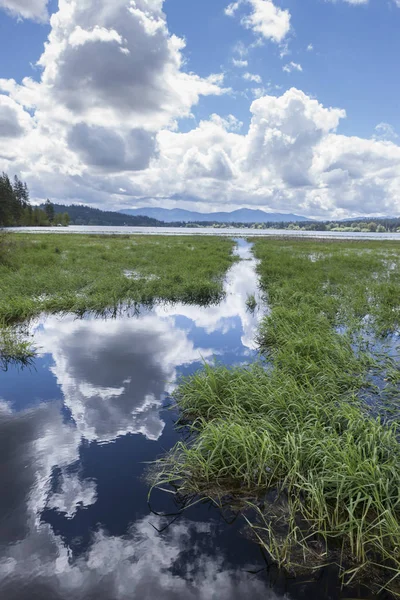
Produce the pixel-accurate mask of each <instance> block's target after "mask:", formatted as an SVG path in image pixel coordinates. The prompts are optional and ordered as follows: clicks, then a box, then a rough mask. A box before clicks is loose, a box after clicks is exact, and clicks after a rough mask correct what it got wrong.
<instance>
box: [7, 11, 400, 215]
mask: <svg viewBox="0 0 400 600" xmlns="http://www.w3.org/2000/svg"><path fill="white" fill-rule="evenodd" d="M86 4H87V6H86V9H85V10H83V8H82V7H79V5H78V3H76V2H75V0H60V5H59V3H58V2H57V1H56V0H51V2H49V3H48V4H47V8H46V0H29V2H28V0H0V52H1V55H2V56H3V57H7V59H6V60H2V61H1V64H0V79H1V80H2V82H3V84H2V86H1V88H0V94H3V97H2V96H1V95H0V100H1V99H2V101H3V105H4V107H5V108H4V110H7V111H8V112H7V113H6V117H4V118H8V119H10V118H11V117H10V114H11V113H10V111H11V110H15V114H16V117H15V118H16V123H17V125H15V126H14V125H13V127H12V128H11V129H12V131H18V132H19V135H18V141H17V142H16V144H15V152H14V153H13V154H12V157H11V155H10V154H5V155H3V162H2V163H1V160H2V159H1V156H2V154H1V131H2V130H1V122H2V121H1V112H0V168H3V169H5V170H7V172H8V171H11V172H13V170H14V171H17V172H18V173H19V174H21V175H22V176H24V177H25V178H26V179H27V181H28V184H29V185H30V186H31V188H32V190H33V195H34V197H35V198H36V199H37V201H39V200H40V199H41V198H42V196H45V197H47V196H51V195H53V199H54V200H55V201H65V202H67V203H68V202H72V201H82V202H86V203H91V204H95V205H97V206H104V205H106V206H107V208H114V207H115V208H120V207H123V206H124V207H125V206H141V205H145V204H152V205H158V206H160V205H162V206H171V207H172V206H178V205H179V206H181V207H185V208H194V205H196V208H197V209H199V210H221V209H227V210H229V209H233V208H237V207H238V206H239V205H240V206H257V207H259V208H263V209H264V210H267V211H268V210H275V209H276V210H278V209H279V210H284V211H285V210H286V211H291V210H293V209H296V211H297V212H298V211H299V210H300V211H301V212H302V213H304V214H308V215H312V216H317V217H321V218H325V217H327V216H335V217H336V216H348V215H349V216H350V215H355V214H387V213H388V211H389V212H390V214H394V213H396V214H397V212H400V205H398V204H397V202H399V201H398V200H397V197H398V196H399V194H398V190H399V191H400V182H399V181H398V180H397V172H398V168H399V166H400V155H399V146H398V142H399V138H398V137H397V135H398V134H399V133H400V110H399V108H400V107H399V103H400V79H399V77H398V74H397V73H398V56H400V36H399V34H398V32H399V30H400V6H398V5H397V2H396V0H369V2H363V1H362V0H358V2H357V1H356V0H352V2H350V0H337V1H336V2H331V1H328V0H302V1H301V2H299V1H298V0H281V1H279V0H239V2H237V3H236V4H237V6H231V7H230V8H229V0H202V1H201V2H198V1H196V2H195V1H194V0H165V1H164V2H162V0H136V2H134V1H133V0H115V2H114V3H111V2H110V1H108V0H99V1H98V2H96V1H95V0H88V1H87V3H86ZM232 4H234V3H232ZM27 6H28V7H29V8H26V7H27ZM113 7H114V8H113ZM46 10H47V11H48V14H47V16H46ZM257 10H258V11H264V12H262V22H261V21H258V24H259V25H260V23H261V25H260V27H261V29H260V27H259V28H257V26H256V25H255V21H254V20H253V21H251V22H250V21H249V19H251V17H252V15H253V16H254V15H256V11H257ZM27 11H28V12H27ZM35 11H36V12H35ZM124 11H125V12H124ZM161 11H162V12H161ZM267 11H268V12H267ZM49 14H53V15H56V18H57V22H55V21H51V22H50V21H49V18H48V15H49ZM124 14H125V15H127V14H129V19H131V21H128V19H125V20H124V19H123V18H122V16H121V15H124ZM258 14H259V15H260V14H261V12H259V13H258ZM270 15H272V17H271V19H270ZM27 16H28V17H29V18H26V17H27ZM289 19H290V26H289ZM150 22H152V23H155V22H157V23H158V26H157V33H156V34H155V33H154V31H152V30H151V28H149V27H148V26H147V25H146V23H150ZM137 27H141V28H142V29H140V30H136V29H135V28H137ZM66 31H68V32H69V33H68V35H67V33H65V32H66ZM137 31H138V32H139V34H138V33H137ZM74 32H75V33H74ZM77 32H78V33H77ZM83 32H85V33H83ZM110 32H111V33H110ZM49 34H51V38H50V43H49V44H48V50H47V52H46V53H45V54H43V50H44V44H45V42H46V41H47V40H48V36H49ZM63 35H65V36H66V37H65V40H63V38H62V36H63ZM71 35H72V37H68V36H71ZM137 35H139V37H138V38H137ZM74 36H75V37H74ZM77 36H78V37H77ZM82 36H83V37H82ZM135 36H136V37H135ZM175 36H176V37H177V38H179V39H180V40H184V41H185V47H183V45H184V44H183V42H180V45H179V48H177V47H174V48H172V49H171V44H172V40H173V39H175ZM156 37H157V39H155V38H156ZM138 39H139V41H137V40H138ZM71 40H72V42H71ZM74 40H75V41H74ZM76 40H78V41H76ZM64 42H65V44H64ZM142 42H143V45H142ZM63 44H64V45H63ZM95 44H96V45H97V46H98V52H97V51H96V52H95V51H94V46H95ZM115 44H119V46H120V47H119V51H120V52H119V54H118V56H116V52H115V50H116V48H115ZM124 44H125V46H124ZM61 46H62V50H60V48H61ZM92 50H93V51H92ZM78 52H81V53H82V57H81V58H79V57H78V58H77V53H78ZM42 54H43V56H42ZM156 55H157V58H155V57H156ZM41 56H42V59H41V65H40V66H38V65H37V64H36V63H37V61H38V60H39V59H40V57H41ZM100 56H101V61H102V64H103V65H104V70H103V71H101V70H100V67H99V65H98V62H97V61H98V60H100V59H99V58H97V57H100ZM127 56H129V57H130V58H129V61H130V62H129V64H127V60H126V57H127ZM151 57H153V58H151ZM117 59H118V60H117ZM153 59H154V61H156V62H157V65H155V63H154V65H153V64H152V66H149V65H150V63H148V62H147V61H149V60H153ZM85 61H87V62H85ZM90 61H92V63H90ZM238 61H242V66H240V65H239V62H238ZM244 61H245V63H244ZM74 65H75V66H74ZM76 65H79V66H78V67H77V66H76ZM153 67H154V71H153V70H152V69H153ZM93 69H95V73H96V75H95V77H96V78H97V80H96V81H95V85H94V86H93V87H90V85H91V81H92V78H93V76H92V73H93ZM107 69H108V71H107ZM80 71H82V73H80ZM167 71H168V73H169V76H170V81H169V82H168V83H166V76H165V73H166V72H167ZM212 74H214V75H215V77H214V78H211V79H210V75H212ZM114 75H115V76H116V78H117V79H116V80H115V81H113V77H114ZM108 76H109V83H107V77H108ZM26 77H28V78H31V80H33V81H36V82H37V85H36V86H34V85H33V83H32V82H27V80H26V79H25V80H24V78H26ZM174 78H175V80H174ZM142 79H143V81H146V82H147V83H149V88H148V89H144V88H143V84H142V83H140V86H141V87H140V88H139V87H138V82H139V81H140V82H142ZM13 80H15V82H16V84H17V85H14V83H13ZM161 81H162V83H161ZM119 86H120V89H119ZM163 86H164V87H163ZM80 92H81V93H82V94H85V95H86V96H87V97H88V98H92V100H90V101H89V100H87V101H84V100H83V99H82V98H79V97H78V96H79V95H80ZM119 92H120V93H119ZM147 93H148V94H149V96H147ZM156 93H159V97H158V96H156ZM92 94H93V96H92ZM142 94H143V98H148V101H146V102H142ZM151 94H152V95H151ZM125 95H126V97H125ZM273 98H277V99H278V100H277V102H278V103H277V104H276V102H275V100H273ZM314 101H315V102H316V104H317V106H316V105H315V102H314ZM11 103H14V104H13V105H11ZM253 103H254V104H253ZM299 103H300V104H299ZM89 104H90V106H89ZM167 104H168V106H167ZM297 104H299V106H300V108H299V107H298V106H297ZM94 105H95V106H94ZM139 105H140V106H139ZM295 106H296V108H294V107H295ZM0 107H1V105H0ZM149 107H152V109H151V110H150V109H149ZM331 108H332V111H334V110H335V109H338V110H337V111H336V112H332V111H331V112H329V111H330V109H331ZM153 109H154V110H153ZM339 109H340V110H339ZM21 111H23V112H21ZM293 111H294V113H293ZM299 111H300V112H299ZM340 111H345V113H346V116H345V115H344V112H340ZM255 112H257V114H258V116H255ZM292 113H293V114H292ZM300 113H301V114H300ZM295 114H296V115H297V117H296V119H297V121H296V122H297V125H296V126H295V125H294V119H295ZM212 115H218V119H219V121H218V122H217V121H216V117H213V116H212ZM229 115H231V117H228V116H229ZM28 117H31V120H30V121H29V120H28ZM227 118H228V119H227ZM233 118H235V119H236V120H237V122H240V123H241V124H242V125H241V126H240V125H239V124H238V123H236V125H233V120H232V119H233ZM218 119H217V120H218ZM321 119H324V124H323V125H321V123H322V121H321ZM228 121H229V125H228V124H227V122H228ZM325 123H326V125H325ZM297 126H298V127H299V128H298V129H296V127H297ZM376 127H378V128H377V129H376ZM24 128H25V129H24ZM294 128H295V129H294ZM6 129H7V128H6ZM8 130H10V127H8V129H7V131H8ZM22 131H24V135H22V133H21V132H22ZM128 132H130V133H129V136H128ZM46 135H47V136H49V137H50V138H52V140H53V136H56V137H57V138H58V140H59V145H58V146H57V149H54V148H52V143H53V142H52V140H50V139H48V138H47V139H46ZM127 136H128V137H127ZM260 136H263V140H264V142H263V143H262V145H261V146H259V152H261V154H262V155H263V158H262V160H261V159H260V160H259V154H258V155H257V159H255V158H254V156H255V154H254V152H253V151H254V148H253V147H252V144H253V142H256V141H257V143H258V144H259V143H260ZM3 137H4V136H3ZM22 137H24V138H25V140H28V141H27V143H25V144H24V143H23V142H22V139H21V138H22ZM9 138H10V133H9V131H8V140H7V142H8V141H9ZM271 140H272V141H271ZM277 140H279V144H278V141H277ZM276 144H278V146H277V145H276ZM61 146H63V148H61ZM19 147H20V148H21V150H20V149H19ZM7 148H10V145H9V143H7ZM38 148H41V153H40V156H39V154H38ZM108 148H112V155H113V156H112V157H110V156H108V155H107V149H108ZM244 149H246V152H247V154H246V156H245V155H244V154H243V151H244ZM260 149H261V150H260ZM61 150H63V152H62V151H61ZM8 152H9V150H8ZM109 153H111V150H109ZM55 155H57V160H55V158H54V157H55ZM139 155H140V156H139ZM278 155H279V156H280V158H279V161H278V160H277V156H278ZM4 156H6V157H7V158H4ZM306 156H307V157H308V158H307V160H306V159H305V157H306ZM116 157H119V158H120V160H117V158H116ZM174 158H176V159H177V160H178V162H177V164H176V175H175V177H174V178H173V179H174V181H175V183H174V182H173V181H171V173H170V172H171V168H172V160H173V159H174ZM293 161H294V162H297V161H298V164H295V165H294V167H293V172H294V173H295V175H293V173H289V168H290V164H291V163H293ZM397 161H399V164H397ZM38 162H39V164H40V169H36V170H35V169H34V168H33V166H34V164H35V163H36V165H37V164H38ZM282 164H284V165H286V166H285V167H284V168H283V167H282ZM363 167H364V168H365V173H364V171H363ZM33 171H35V172H33ZM300 171H301V173H302V174H301V176H300V175H299V174H300ZM296 173H297V174H296ZM57 175H59V176H58V177H57ZM303 175H304V176H303ZM178 184H179V185H178ZM49 187H50V188H51V189H49ZM188 203H190V206H188Z"/></svg>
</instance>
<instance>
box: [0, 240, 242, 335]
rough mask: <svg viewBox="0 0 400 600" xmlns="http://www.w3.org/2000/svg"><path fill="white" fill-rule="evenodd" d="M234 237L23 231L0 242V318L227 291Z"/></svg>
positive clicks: (215, 296)
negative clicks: (64, 233) (226, 276)
mask: <svg viewBox="0 0 400 600" xmlns="http://www.w3.org/2000/svg"><path fill="white" fill-rule="evenodd" d="M233 247H234V242H233V241H232V240H229V239H226V238H217V237H212V238H208V237H161V236H160V237H159V236H154V237H151V236H136V237H135V236H129V235H118V236H109V235H107V236H105V235H99V236H96V235H80V234H79V235H73V234H71V235H70V234H68V235H61V234H60V235H54V234H37V235H34V234H20V233H18V234H17V233H13V234H9V235H7V234H6V235H3V236H2V238H1V239H0V322H2V323H3V324H6V325H7V324H10V323H13V322H16V321H21V320H24V319H27V318H30V317H32V316H35V315H37V314H39V313H41V312H47V313H58V312H61V313H63V312H72V313H76V314H78V315H79V314H82V313H84V312H87V311H95V312H101V311H104V310H117V309H118V308H119V307H120V306H121V305H122V304H148V303H152V302H154V301H156V300H164V301H169V302H178V301H179V302H185V303H197V304H208V303H213V302H214V303H215V302H218V301H219V300H220V299H221V297H222V293H223V286H222V283H223V277H224V275H225V273H226V271H227V269H228V268H229V267H230V265H231V264H232V263H233V261H234V260H235V259H234V257H233V256H232V249H233Z"/></svg>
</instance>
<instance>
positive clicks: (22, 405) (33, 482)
mask: <svg viewBox="0 0 400 600" xmlns="http://www.w3.org/2000/svg"><path fill="white" fill-rule="evenodd" d="M238 243H239V246H238V252H239V255H240V257H241V258H242V259H243V260H242V261H240V262H238V263H236V264H235V265H234V266H233V267H232V268H231V270H230V271H229V273H228V275H227V280H226V283H225V290H226V294H227V295H226V299H225V300H224V301H223V302H222V303H221V304H219V305H218V306H212V307H208V308H200V307H198V306H183V305H167V306H166V305H156V306H155V308H154V309H152V310H143V311H142V312H141V314H140V315H137V314H136V315H129V314H128V313H127V314H124V315H122V316H120V317H119V318H116V319H109V320H102V319H96V318H94V317H89V318H87V319H83V320H78V319H76V318H74V317H72V316H65V317H62V318H61V317H57V316H51V317H50V316H48V317H41V318H39V319H37V320H36V321H35V322H34V323H32V326H31V329H32V334H33V335H34V342H35V344H36V346H37V348H38V357H37V359H36V361H35V365H34V368H31V369H25V370H20V369H18V368H17V367H11V368H10V369H9V370H7V371H6V372H3V373H0V382H1V385H0V489H1V494H0V598H2V599H3V598H4V600H92V599H93V600H95V599H96V600H136V599H138V600H139V599H140V600H142V599H145V600H146V599H148V600H153V599H158V598H162V599H167V600H187V599H189V600H209V599H215V600H231V599H232V600H241V599H243V598H244V599H246V598H252V600H261V599H263V600H284V599H286V598H291V599H299V600H300V599H301V600H306V599H307V600H310V599H312V600H328V599H332V600H335V599H337V598H344V597H347V598H349V597H359V596H358V595H357V594H358V591H357V590H355V591H351V592H350V593H349V592H347V593H343V595H342V592H341V591H340V590H339V589H338V585H337V579H335V577H331V576H330V574H329V571H325V572H324V573H323V574H322V575H321V577H320V579H319V580H317V581H315V582H313V583H307V582H306V579H307V578H305V581H303V582H302V581H301V580H291V579H288V578H286V577H284V576H283V575H282V574H280V573H276V572H275V573H274V571H273V570H272V571H271V569H269V570H267V569H266V563H265V561H264V560H263V557H262V554H261V551H260V549H259V548H258V546H257V545H256V544H255V543H253V542H252V541H250V540H249V539H247V538H246V536H245V535H244V534H243V523H242V522H241V521H239V520H237V521H236V522H235V523H233V524H232V525H229V524H227V523H226V522H225V521H224V520H223V518H222V516H221V515H220V514H219V512H218V511H217V510H216V509H212V508H211V507H210V506H209V505H200V506H199V505H198V506H196V507H194V508H192V509H190V510H189V511H188V512H186V513H185V514H184V515H182V516H181V517H180V518H178V519H177V520H175V521H173V517H168V518H166V517H161V516H158V515H157V514H154V511H156V512H162V513H173V512H176V510H177V507H176V506H175V504H174V502H173V498H172V497H170V496H169V495H168V494H165V493H162V492H157V493H155V494H154V496H153V497H152V502H151V507H152V509H153V512H152V511H151V510H150V508H149V506H148V503H147V494H148V484H147V483H146V481H145V480H144V474H145V471H146V462H148V461H153V460H154V459H156V458H157V457H158V456H160V455H162V454H163V453H164V452H165V451H166V450H168V449H169V448H170V447H171V446H172V445H173V444H174V443H175V442H176V441H177V440H178V439H180V438H179V435H178V434H177V433H176V431H175V429H174V420H175V418H176V415H175V414H174V413H173V411H171V410H170V409H168V404H169V395H170V393H171V391H172V390H173V389H174V386H175V385H176V382H177V379H178V378H179V376H180V375H187V374H189V373H192V372H194V371H195V370H196V369H198V368H199V367H200V366H201V364H202V362H203V361H213V360H218V361H220V362H222V363H224V364H227V365H233V364H242V363H245V362H247V361H251V360H253V359H254V358H255V356H256V348H255V343H254V337H255V332H256V330H257V325H258V323H259V320H260V318H261V316H262V315H263V314H265V311H266V307H265V306H263V305H262V298H261V296H260V292H259V290H258V280H257V276H256V272H255V266H256V263H255V260H254V259H253V258H252V257H251V253H250V246H249V244H248V243H247V242H245V241H243V240H242V241H239V242H238ZM251 294H254V295H255V297H256V299H257V302H258V307H257V309H256V310H255V311H254V312H249V310H248V309H247V307H246V300H247V298H248V296H249V295H251ZM171 521H173V522H172V523H171ZM169 523H171V524H170V525H169V527H167V528H165V527H166V525H168V524H169ZM367 596H368V594H366V595H365V596H363V597H367Z"/></svg>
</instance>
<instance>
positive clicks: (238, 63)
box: [232, 58, 249, 68]
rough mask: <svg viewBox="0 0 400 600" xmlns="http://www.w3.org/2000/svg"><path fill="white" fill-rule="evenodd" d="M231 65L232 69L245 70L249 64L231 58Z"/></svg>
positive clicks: (245, 61)
mask: <svg viewBox="0 0 400 600" xmlns="http://www.w3.org/2000/svg"><path fill="white" fill-rule="evenodd" d="M232 64H233V66H234V67H239V68H245V67H247V66H248V65H249V62H248V61H247V60H241V59H237V58H232Z"/></svg>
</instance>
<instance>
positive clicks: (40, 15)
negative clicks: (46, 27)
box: [0, 0, 48, 21]
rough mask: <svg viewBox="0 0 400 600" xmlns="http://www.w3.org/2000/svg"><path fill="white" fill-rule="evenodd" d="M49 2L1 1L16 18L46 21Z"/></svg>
mask: <svg viewBox="0 0 400 600" xmlns="http://www.w3.org/2000/svg"><path fill="white" fill-rule="evenodd" d="M47 4H48V0H0V8H3V9H4V10H6V11H7V12H8V13H10V14H11V15H12V16H14V17H19V18H22V19H33V20H34V21H46V20H47V19H48V13H47Z"/></svg>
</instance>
